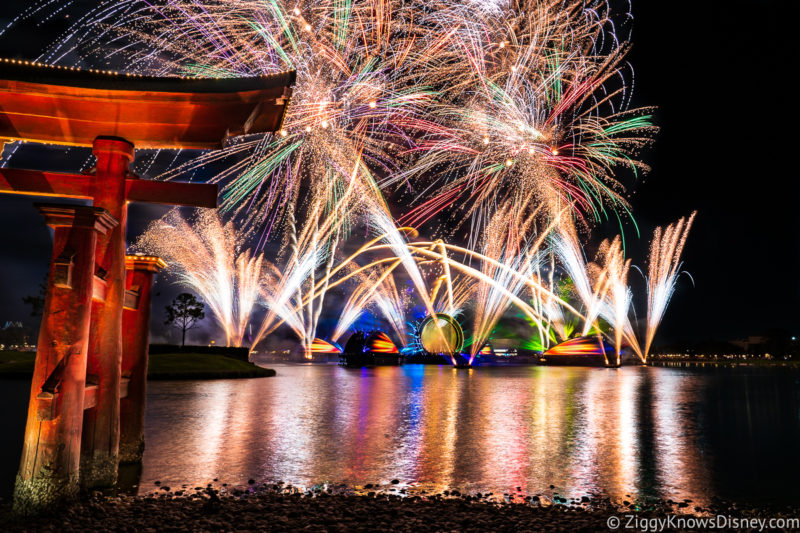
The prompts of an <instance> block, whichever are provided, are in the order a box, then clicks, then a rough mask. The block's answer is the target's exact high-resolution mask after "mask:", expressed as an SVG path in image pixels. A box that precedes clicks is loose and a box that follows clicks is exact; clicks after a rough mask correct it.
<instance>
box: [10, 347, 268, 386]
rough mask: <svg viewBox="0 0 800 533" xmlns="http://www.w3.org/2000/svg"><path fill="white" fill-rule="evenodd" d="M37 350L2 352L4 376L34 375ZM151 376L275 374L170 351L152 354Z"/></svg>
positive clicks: (240, 363)
mask: <svg viewBox="0 0 800 533" xmlns="http://www.w3.org/2000/svg"><path fill="white" fill-rule="evenodd" d="M35 356H36V354H35V353H33V352H9V351H4V352H0V378H19V379H30V378H31V376H32V375H33V361H34V358H35ZM147 370H148V371H147V378H148V379H234V378H260V377H268V376H274V375H275V371H274V370H272V369H271V368H262V367H260V366H256V365H254V364H253V363H248V362H245V361H239V360H238V359H233V358H231V357H225V356H224V355H213V354H198V353H169V354H154V355H151V356H150V363H149V365H148V369H147Z"/></svg>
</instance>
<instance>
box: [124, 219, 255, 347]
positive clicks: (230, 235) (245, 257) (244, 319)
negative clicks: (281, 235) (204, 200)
mask: <svg viewBox="0 0 800 533" xmlns="http://www.w3.org/2000/svg"><path fill="white" fill-rule="evenodd" d="M243 241H244V238H243V235H242V234H241V232H239V231H238V230H237V229H236V228H235V227H234V225H233V223H227V224H224V223H223V222H222V221H221V220H220V219H219V217H218V216H217V214H216V213H215V212H214V211H210V210H201V211H199V212H198V213H197V214H196V215H195V217H194V218H193V219H192V220H191V221H187V220H185V219H184V218H183V217H181V215H180V212H179V211H178V210H173V211H170V212H169V213H168V214H167V215H166V216H165V217H164V218H163V219H161V220H158V221H155V222H153V223H152V224H150V226H149V227H148V228H147V230H146V231H145V232H144V234H143V235H142V236H141V237H140V238H139V239H138V240H137V242H136V243H135V244H134V246H133V249H134V250H137V251H142V252H145V253H148V254H152V255H157V256H159V257H161V258H163V259H164V260H165V261H166V262H167V264H168V265H169V268H170V270H171V271H172V273H173V274H175V275H176V276H177V279H178V281H179V282H180V283H182V284H184V285H186V286H187V287H189V288H191V289H192V290H194V291H196V292H197V293H198V294H199V295H200V296H201V297H202V299H203V300H204V301H205V303H206V304H207V305H208V306H209V308H210V309H211V311H212V313H213V315H214V317H215V318H216V320H217V322H218V323H219V325H220V326H221V327H222V330H223V331H224V333H225V342H226V344H227V345H228V346H231V345H233V346H241V345H242V341H243V339H244V334H245V328H246V326H247V324H248V323H249V321H250V316H251V313H252V312H253V310H254V307H255V303H256V299H257V298H258V294H259V292H260V284H261V282H262V273H261V270H262V267H263V266H265V265H264V258H263V255H261V254H253V253H252V252H251V251H250V250H243V249H242V244H243Z"/></svg>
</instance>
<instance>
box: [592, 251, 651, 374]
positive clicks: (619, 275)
mask: <svg viewBox="0 0 800 533" xmlns="http://www.w3.org/2000/svg"><path fill="white" fill-rule="evenodd" d="M597 255H598V257H599V258H600V260H601V262H602V270H601V271H600V272H599V273H598V274H597V281H596V283H598V284H604V285H605V284H607V290H606V291H605V301H604V303H603V305H602V306H601V307H600V315H601V316H602V317H603V318H605V319H606V320H607V321H608V322H609V323H610V324H611V327H612V328H613V332H614V338H613V340H614V348H615V351H616V353H615V364H616V366H619V365H620V363H621V356H622V342H623V340H624V341H625V342H627V343H628V346H630V348H631V349H632V350H633V351H634V352H635V353H636V355H638V356H639V358H642V354H641V349H640V348H639V342H638V340H637V338H636V334H635V332H634V331H633V326H632V325H631V321H630V317H629V316H628V313H629V312H630V309H631V297H632V296H631V289H630V287H628V272H629V271H630V267H631V260H630V259H626V258H625V251H624V249H623V247H622V239H621V238H620V237H619V236H617V237H615V238H614V239H613V240H610V241H609V240H608V239H606V240H605V241H603V242H602V244H601V245H600V249H599V251H598V252H597ZM642 360H644V359H643V358H642Z"/></svg>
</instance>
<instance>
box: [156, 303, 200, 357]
mask: <svg viewBox="0 0 800 533" xmlns="http://www.w3.org/2000/svg"><path fill="white" fill-rule="evenodd" d="M203 309H205V304H204V303H203V302H201V301H200V300H198V299H197V298H196V297H195V296H194V295H193V294H189V293H188V292H184V293H181V294H179V295H178V296H177V297H176V298H175V299H174V300H172V303H171V304H169V305H167V307H166V311H167V320H166V321H164V324H166V325H168V326H173V327H175V328H177V329H179V330H181V346H184V345H185V344H186V332H187V331H188V330H190V329H194V328H196V327H197V323H198V322H200V321H201V320H203V318H204V317H205V316H206V315H205V313H204V312H203Z"/></svg>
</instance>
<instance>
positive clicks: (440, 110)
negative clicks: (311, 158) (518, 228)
mask: <svg viewBox="0 0 800 533" xmlns="http://www.w3.org/2000/svg"><path fill="white" fill-rule="evenodd" d="M452 4H453V5H447V6H446V7H444V8H441V9H439V10H436V9H434V10H433V13H432V14H431V15H429V17H428V18H429V19H431V23H432V24H439V27H440V31H441V32H442V33H445V34H448V35H450V36H451V38H450V40H449V42H448V45H449V46H447V47H446V48H445V50H444V51H443V52H442V53H439V54H437V56H436V59H437V61H435V65H434V66H432V67H430V68H431V71H432V72H433V73H435V74H434V76H435V77H436V79H439V80H447V82H443V83H448V82H450V84H449V85H448V86H447V89H446V90H444V95H443V97H444V100H445V101H444V103H443V104H442V105H439V106H437V107H436V108H435V109H434V110H433V115H434V117H435V118H436V120H437V122H440V123H442V124H446V125H447V126H448V127H447V128H444V129H442V130H441V131H437V132H433V133H431V134H428V135H424V136H423V137H422V138H421V139H420V141H419V147H418V148H415V149H414V151H415V152H417V153H419V154H421V157H420V159H419V161H417V162H416V163H415V164H414V165H413V166H412V167H411V168H410V169H409V170H408V171H407V172H405V173H401V174H400V175H398V176H395V177H394V178H392V179H394V180H398V179H400V178H401V177H407V176H412V175H413V176H419V175H434V176H436V177H437V181H436V183H435V185H436V186H437V187H438V189H439V190H438V191H437V192H436V194H435V195H434V196H433V197H432V198H430V197H425V198H424V200H423V201H422V202H421V203H420V204H419V205H418V206H417V207H416V208H415V209H414V210H413V211H411V212H410V213H409V214H408V215H407V216H406V217H405V218H404V219H403V220H402V221H403V222H404V223H408V224H412V225H416V224H420V223H422V222H424V221H426V220H429V219H430V218H432V217H433V216H435V215H436V214H437V213H438V212H440V211H442V210H443V209H445V208H447V207H449V206H452V205H454V204H456V205H457V204H466V205H468V206H469V207H467V208H466V213H465V214H466V215H468V216H463V215H461V214H459V217H460V218H462V219H465V220H472V224H473V228H474V227H476V226H477V227H479V228H483V227H486V225H487V224H488V221H489V220H490V219H491V215H492V213H493V212H494V211H495V210H497V209H501V208H502V207H503V206H504V205H513V206H515V210H514V212H515V213H517V216H518V217H521V218H523V219H524V217H527V216H528V214H529V212H530V210H531V209H532V208H533V207H537V206H539V207H543V208H544V209H543V211H542V214H543V215H545V216H552V215H553V214H554V213H557V212H559V211H560V210H561V209H563V208H564V206H570V207H572V208H574V210H575V211H576V213H578V214H580V213H586V212H589V213H591V214H593V215H594V216H598V215H599V214H600V212H601V210H602V209H603V207H604V205H611V206H614V207H621V208H624V206H625V200H624V199H623V197H622V196H621V193H622V192H623V190H624V188H623V187H622V185H621V183H620V182H619V181H618V180H617V179H616V178H615V177H614V171H615V169H616V168H617V167H620V166H627V167H631V168H633V169H634V171H635V170H636V169H644V168H645V166H644V165H643V164H642V163H640V162H638V161H637V160H636V159H635V158H634V155H635V153H636V151H637V150H638V148H640V147H641V146H643V145H644V144H646V143H648V142H649V140H650V137H651V136H650V133H651V131H652V126H651V124H650V121H649V115H648V110H646V109H634V110H626V109H627V107H628V102H629V99H630V90H629V88H628V87H627V85H626V84H625V82H624V80H625V72H624V71H625V69H626V66H625V63H624V62H623V57H624V55H625V52H626V46H625V45H624V44H621V43H620V42H619V40H618V38H617V36H616V35H615V34H614V33H612V32H611V31H610V29H609V28H613V27H614V26H613V21H612V19H611V18H610V17H611V16H610V14H609V9H608V6H607V4H606V2H603V1H590V2H585V1H583V0H581V1H575V2H563V1H544V2H543V1H540V0H536V1H533V0H531V1H518V2H513V1H512V2H510V3H509V4H508V6H499V5H497V4H492V7H491V8H488V9H485V10H483V11H481V10H477V9H475V8H474V3H467V4H463V3H462V2H453V3H452ZM466 198H468V201H467V202H464V200H465V199H466ZM473 234H475V232H474V231H473ZM473 242H474V241H473Z"/></svg>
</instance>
